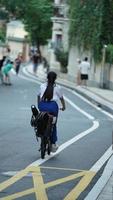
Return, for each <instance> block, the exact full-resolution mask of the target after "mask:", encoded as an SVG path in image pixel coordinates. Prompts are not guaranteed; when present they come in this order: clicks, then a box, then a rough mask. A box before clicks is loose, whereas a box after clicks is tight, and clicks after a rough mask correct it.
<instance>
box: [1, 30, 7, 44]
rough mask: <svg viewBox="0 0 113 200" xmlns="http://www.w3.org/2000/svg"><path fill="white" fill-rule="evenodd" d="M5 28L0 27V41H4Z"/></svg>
mask: <svg viewBox="0 0 113 200" xmlns="http://www.w3.org/2000/svg"><path fill="white" fill-rule="evenodd" d="M5 37H6V34H5V30H4V29H0V42H5Z"/></svg>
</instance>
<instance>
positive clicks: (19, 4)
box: [0, 0, 53, 46]
mask: <svg viewBox="0 0 113 200" xmlns="http://www.w3.org/2000/svg"><path fill="white" fill-rule="evenodd" d="M0 5H1V6H5V8H6V9H7V10H8V11H9V17H10V18H11V17H13V18H16V19H21V20H22V21H23V22H24V24H25V28H26V30H27V31H28V32H29V36H30V38H31V41H32V42H33V43H34V44H36V45H38V46H40V45H43V44H46V43H47V39H49V38H50V37H51V32H52V31H51V27H52V22H51V17H52V15H53V6H52V0H0Z"/></svg>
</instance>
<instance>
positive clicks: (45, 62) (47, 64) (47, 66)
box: [42, 57, 50, 73]
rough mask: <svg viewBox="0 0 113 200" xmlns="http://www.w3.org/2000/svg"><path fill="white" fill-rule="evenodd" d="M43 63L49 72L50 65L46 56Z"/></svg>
mask: <svg viewBox="0 0 113 200" xmlns="http://www.w3.org/2000/svg"><path fill="white" fill-rule="evenodd" d="M42 63H43V66H44V68H45V69H46V73H48V72H49V68H50V66H49V63H48V61H47V59H46V58H45V57H43V58H42Z"/></svg>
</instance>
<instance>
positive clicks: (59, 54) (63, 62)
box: [55, 49, 68, 73]
mask: <svg viewBox="0 0 113 200" xmlns="http://www.w3.org/2000/svg"><path fill="white" fill-rule="evenodd" d="M55 55H56V60H57V61H58V62H59V63H60V66H61V72H63V73H67V65H68V52H66V51H64V50H63V49H56V50H55Z"/></svg>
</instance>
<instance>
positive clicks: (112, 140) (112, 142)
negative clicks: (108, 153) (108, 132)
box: [112, 131, 113, 151]
mask: <svg viewBox="0 0 113 200" xmlns="http://www.w3.org/2000/svg"><path fill="white" fill-rule="evenodd" d="M112 151H113V131H112Z"/></svg>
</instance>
